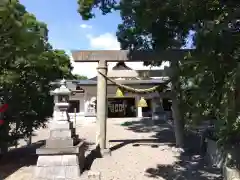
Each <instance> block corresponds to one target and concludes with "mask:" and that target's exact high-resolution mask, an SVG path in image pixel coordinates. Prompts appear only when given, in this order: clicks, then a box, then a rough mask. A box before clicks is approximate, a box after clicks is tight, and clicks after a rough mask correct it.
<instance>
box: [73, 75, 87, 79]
mask: <svg viewBox="0 0 240 180" xmlns="http://www.w3.org/2000/svg"><path fill="white" fill-rule="evenodd" d="M73 76H74V77H73V78H74V79H76V80H86V79H88V77H87V76H82V75H78V74H74V75H73Z"/></svg>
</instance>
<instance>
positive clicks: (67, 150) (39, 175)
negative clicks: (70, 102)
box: [34, 122, 85, 180]
mask: <svg viewBox="0 0 240 180" xmlns="http://www.w3.org/2000/svg"><path fill="white" fill-rule="evenodd" d="M53 126H54V127H55V128H54V129H51V128H52V126H51V125H50V137H49V139H47V140H46V145H45V146H44V147H42V148H39V149H37V151H36V153H37V154H38V155H39V157H38V161H37V166H36V167H35V171H34V180H38V179H39V180H40V179H48V180H57V179H66V180H67V179H78V178H79V177H80V174H81V171H82V170H83V168H84V158H85V156H84V152H85V149H84V142H78V138H77V136H76V135H75V130H74V129H73V128H71V126H72V123H70V122H68V123H62V124H57V123H56V122H53ZM64 127H65V128H64ZM75 144H76V145H75Z"/></svg>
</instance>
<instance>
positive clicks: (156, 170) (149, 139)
mask: <svg viewBox="0 0 240 180" xmlns="http://www.w3.org/2000/svg"><path fill="white" fill-rule="evenodd" d="M123 124H124V126H123ZM76 132H77V133H78V134H79V137H80V138H83V139H85V141H86V142H88V143H89V144H94V142H95V139H96V123H94V122H91V123H84V124H83V123H78V124H77V128H76ZM36 134H37V136H35V137H33V143H34V142H37V141H39V140H42V139H46V138H47V137H48V130H46V129H44V130H39V131H38V132H37V133H36ZM173 138H174V136H173V133H172V131H171V129H170V128H169V125H166V124H155V123H153V122H152V121H151V120H150V119H148V120H143V121H140V120H136V119H135V120H133V119H125V120H119V119H117V120H116V119H115V120H114V119H108V126H107V140H108V144H107V146H108V147H109V148H111V149H112V152H111V156H106V157H104V158H96V159H94V160H93V162H91V161H89V162H88V164H89V169H90V170H86V171H85V172H84V173H83V175H82V177H81V179H88V178H87V177H88V176H90V174H92V175H95V176H98V174H100V176H101V180H117V179H124V180H133V179H134V180H135V179H136V180H149V179H160V180H173V179H175V180H192V179H194V180H211V179H215V180H217V179H218V180H220V179H221V178H219V177H218V176H219V175H218V174H217V173H216V172H215V170H213V169H211V168H206V167H205V166H204V165H203V163H202V160H201V158H200V157H199V156H197V155H196V154H195V153H187V154H185V155H180V153H179V152H178V151H177V150H176V149H175V148H173V142H174V141H173ZM30 154H32V155H31V156H30V155H29V156H28V157H24V156H22V158H21V157H19V156H20V155H19V153H18V158H13V159H11V160H10V159H8V161H7V163H6V162H3V161H2V162H1V161H0V173H1V174H2V175H3V176H4V172H5V176H7V175H8V177H7V178H5V179H6V180H28V179H31V172H32V170H33V167H34V163H36V156H34V152H32V151H31V152H30ZM11 157H13V156H11ZM23 157H24V158H23ZM5 159H7V158H5ZM16 159H18V161H17V160H16ZM88 159H91V158H88ZM11 161H12V162H11ZM3 164H4V165H3ZM14 164H15V166H16V167H14ZM16 164H18V165H16ZM19 164H20V165H19ZM9 167H12V169H13V170H12V171H10V170H9V169H10V168H9ZM6 169H8V170H6ZM9 174H11V175H9ZM0 179H1V178H0ZM89 179H90V178H89ZM95 180H97V179H95Z"/></svg>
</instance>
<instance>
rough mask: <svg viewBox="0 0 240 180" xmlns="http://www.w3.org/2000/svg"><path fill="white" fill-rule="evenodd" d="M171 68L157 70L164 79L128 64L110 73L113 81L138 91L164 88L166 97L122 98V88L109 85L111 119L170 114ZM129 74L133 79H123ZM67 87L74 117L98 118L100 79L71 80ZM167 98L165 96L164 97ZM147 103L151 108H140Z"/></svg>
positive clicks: (124, 95) (128, 95) (125, 95)
mask: <svg viewBox="0 0 240 180" xmlns="http://www.w3.org/2000/svg"><path fill="white" fill-rule="evenodd" d="M166 69H167V67H165V69H164V70H154V71H155V73H157V74H158V76H160V77H156V76H155V77H151V76H150V75H151V73H149V72H151V71H149V70H133V69H131V68H130V67H128V66H127V65H126V64H125V63H124V62H118V63H117V64H116V65H115V66H114V67H113V68H112V69H109V70H108V74H110V75H111V74H112V75H111V76H112V77H111V79H113V80H114V81H116V82H118V83H119V84H124V85H127V86H130V87H133V88H136V89H147V88H151V87H153V86H159V85H160V86H161V85H162V89H164V91H165V93H163V94H162V95H161V94H159V93H158V92H152V93H146V94H137V93H130V92H124V91H123V92H120V93H122V95H121V96H119V95H117V94H116V93H117V92H118V91H119V88H118V87H117V86H116V85H115V84H113V83H111V82H110V81H107V99H108V108H107V110H108V112H107V116H108V118H123V117H126V118H127V117H129V118H130V117H131V118H132V117H151V116H152V115H153V113H163V112H166V113H168V114H169V113H170V112H171V100H170V98H168V96H167V94H166V91H169V89H170V87H168V86H166V85H165V84H164V82H165V81H166V80H168V78H169V77H168V76H167V73H166V71H165V70H166ZM126 71H131V72H132V75H131V77H126V76H124V77H122V76H121V75H122V74H124V72H126ZM67 86H68V88H69V89H70V90H71V91H72V94H71V96H70V99H69V103H70V108H69V113H70V116H72V115H74V114H76V115H77V116H78V117H79V116H81V117H95V116H96V103H97V102H96V97H97V77H93V78H91V79H88V80H67ZM163 95H164V96H163ZM141 98H142V99H144V100H145V101H146V103H147V107H139V101H140V100H141Z"/></svg>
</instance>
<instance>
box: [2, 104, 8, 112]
mask: <svg viewBox="0 0 240 180" xmlns="http://www.w3.org/2000/svg"><path fill="white" fill-rule="evenodd" d="M7 108H8V104H4V105H2V107H0V112H5V111H6V110H7Z"/></svg>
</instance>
